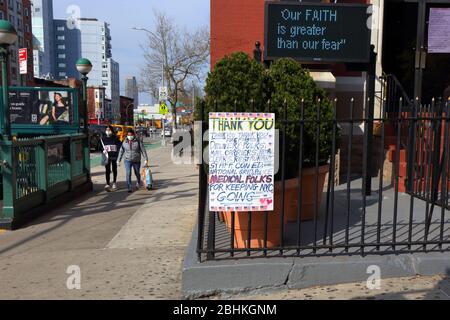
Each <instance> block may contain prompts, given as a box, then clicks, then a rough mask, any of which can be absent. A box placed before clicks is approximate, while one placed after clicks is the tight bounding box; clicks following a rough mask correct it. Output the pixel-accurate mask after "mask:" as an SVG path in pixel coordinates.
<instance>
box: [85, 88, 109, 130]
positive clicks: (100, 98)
mask: <svg viewBox="0 0 450 320" xmlns="http://www.w3.org/2000/svg"><path fill="white" fill-rule="evenodd" d="M87 93H88V95H87V105H88V113H89V123H93V124H97V123H104V122H105V121H108V120H109V119H107V118H106V112H105V87H99V86H92V87H88V92H87Z"/></svg>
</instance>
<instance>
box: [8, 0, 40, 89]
mask: <svg viewBox="0 0 450 320" xmlns="http://www.w3.org/2000/svg"><path fill="white" fill-rule="evenodd" d="M0 19H2V20H8V21H9V22H11V24H12V25H13V26H14V28H15V29H16V31H17V41H16V43H15V44H14V45H12V46H11V47H10V53H11V55H10V57H9V82H10V85H12V86H21V85H22V86H32V85H33V84H34V74H33V72H34V71H33V34H32V23H31V19H32V18H31V1H30V0H15V1H11V0H9V1H6V0H3V1H0ZM20 48H26V49H27V52H28V74H26V75H22V76H21V75H20V70H19V49H20ZM0 81H1V80H0Z"/></svg>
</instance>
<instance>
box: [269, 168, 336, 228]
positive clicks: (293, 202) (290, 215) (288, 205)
mask: <svg viewBox="0 0 450 320" xmlns="http://www.w3.org/2000/svg"><path fill="white" fill-rule="evenodd" d="M329 169H330V167H329V166H328V165H325V166H322V167H319V179H318V184H317V189H316V191H317V195H318V199H317V201H318V207H319V208H320V203H321V201H322V195H323V189H324V187H325V179H326V177H327V173H328V172H329ZM315 184H316V168H308V169H303V171H302V189H301V192H302V212H301V220H302V221H307V220H312V219H314V214H315V210H316V206H315V196H316V194H315V190H314V186H315ZM275 197H276V196H275ZM285 199H286V200H285V212H284V215H285V219H284V220H285V222H286V221H287V222H296V221H297V216H298V179H297V178H295V179H290V180H286V194H285ZM277 202H280V200H277Z"/></svg>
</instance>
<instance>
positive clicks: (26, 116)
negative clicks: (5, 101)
mask: <svg viewBox="0 0 450 320" xmlns="http://www.w3.org/2000/svg"><path fill="white" fill-rule="evenodd" d="M9 103H10V110H11V123H12V124H21V125H23V124H31V125H41V126H46V125H69V124H72V122H73V119H72V117H73V99H72V96H71V94H70V93H68V92H64V91H61V92H59V91H35V90H30V91H22V90H11V91H10V93H9Z"/></svg>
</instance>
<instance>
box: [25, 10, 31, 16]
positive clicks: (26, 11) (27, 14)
mask: <svg viewBox="0 0 450 320" xmlns="http://www.w3.org/2000/svg"><path fill="white" fill-rule="evenodd" d="M24 12H25V17H28V16H29V15H30V13H29V12H28V8H25V10H24Z"/></svg>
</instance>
